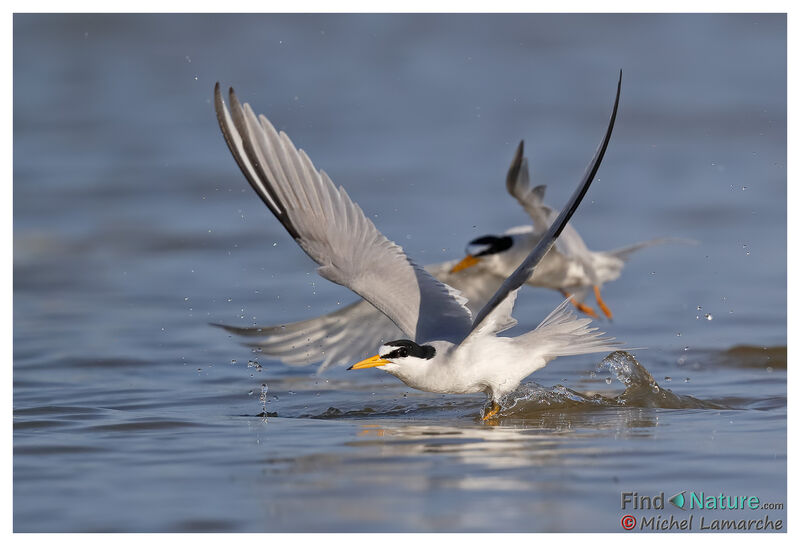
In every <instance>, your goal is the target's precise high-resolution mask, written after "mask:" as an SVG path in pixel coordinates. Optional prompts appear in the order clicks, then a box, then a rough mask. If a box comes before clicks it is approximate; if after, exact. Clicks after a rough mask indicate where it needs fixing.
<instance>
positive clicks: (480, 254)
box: [449, 142, 695, 319]
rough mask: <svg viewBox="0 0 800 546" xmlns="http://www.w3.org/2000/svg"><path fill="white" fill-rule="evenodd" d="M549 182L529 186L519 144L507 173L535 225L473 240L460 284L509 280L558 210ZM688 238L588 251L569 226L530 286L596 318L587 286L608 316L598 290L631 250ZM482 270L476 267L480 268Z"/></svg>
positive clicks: (617, 271) (514, 194) (510, 186)
mask: <svg viewBox="0 0 800 546" xmlns="http://www.w3.org/2000/svg"><path fill="white" fill-rule="evenodd" d="M546 188H547V186H545V185H539V186H536V187H534V188H531V185H530V174H529V171H528V160H527V158H526V157H525V156H524V142H520V143H519V146H517V151H516V153H515V154H514V160H513V161H512V162H511V167H510V168H509V169H508V174H507V176H506V189H507V190H508V193H509V194H510V195H511V196H512V197H514V198H515V199H516V200H517V201H518V202H519V204H520V205H522V208H523V209H525V212H527V213H528V215H529V216H530V217H531V220H532V221H533V224H532V225H530V224H529V225H525V226H517V227H513V228H511V229H508V230H507V231H505V232H504V233H502V234H499V235H484V236H482V237H478V238H476V239H473V240H472V241H470V243H469V244H468V245H467V248H466V256H465V257H464V259H462V260H461V261H459V262H458V263H457V264H455V265H454V266H453V267H452V268H451V269H450V271H449V274H450V275H451V276H453V277H454V278H457V275H458V274H459V273H461V272H463V273H464V274H467V273H470V272H472V275H470V276H469V277H467V278H465V279H464V280H463V282H462V283H461V284H464V283H466V282H470V281H473V282H474V280H475V279H476V278H477V277H479V276H492V275H493V276H496V277H499V278H502V279H504V278H506V277H507V276H508V275H509V274H511V272H512V271H514V269H515V268H516V267H517V266H518V265H519V264H520V263H521V262H522V261H523V260H524V259H525V257H526V256H527V255H528V254H529V253H530V252H531V250H532V249H533V248H534V247H535V246H536V245H537V244H538V243H539V241H540V240H541V238H542V235H543V234H544V233H545V232H546V231H547V229H548V228H549V227H550V225H551V224H552V223H553V221H554V220H555V219H556V218H557V217H558V214H559V212H558V211H557V210H553V209H552V208H550V207H549V206H547V205H545V204H544V202H543V199H544V194H545V190H546ZM669 242H684V243H695V241H690V240H686V239H675V238H670V237H662V238H658V239H651V240H649V241H643V242H640V243H635V244H632V245H628V246H625V247H622V248H618V249H615V250H605V251H593V250H589V248H588V247H587V246H586V243H584V241H583V238H582V237H581V236H580V234H578V231H577V230H576V229H575V228H574V227H572V225H571V224H567V225H566V226H565V227H564V230H563V231H562V232H561V235H560V236H559V238H558V240H557V241H556V243H555V245H554V247H553V248H551V249H550V251H549V252H548V253H547V255H546V256H545V257H544V259H543V260H542V261H541V263H540V264H539V265H538V266H537V267H536V269H535V270H534V271H533V273H532V274H531V277H530V278H529V279H528V281H527V284H529V285H532V286H541V287H545V288H552V289H554V290H558V291H559V292H560V293H561V294H562V295H563V296H564V297H565V298H568V299H569V300H570V301H571V302H572V303H573V304H574V305H575V307H577V308H578V309H579V310H581V311H582V312H584V313H586V314H587V315H589V316H592V317H595V318H597V313H596V312H595V311H594V309H592V308H591V307H590V306H589V305H587V304H586V303H584V300H585V299H586V296H587V293H588V292H589V290H590V289H591V290H593V291H594V295H595V299H596V300H597V305H598V306H599V307H600V309H601V310H602V311H603V314H604V315H605V316H606V318H608V319H611V318H612V316H613V315H612V313H611V310H610V309H609V308H608V305H606V303H605V301H603V298H602V296H601V294H600V289H601V288H602V286H603V284H604V283H607V282H610V281H614V280H616V279H617V278H619V276H620V274H621V273H622V268H623V267H624V266H625V262H626V261H627V259H628V258H629V257H630V255H631V254H633V253H634V252H636V251H637V250H641V249H643V248H647V247H649V246H653V245H658V244H663V243H669ZM476 270H478V271H476Z"/></svg>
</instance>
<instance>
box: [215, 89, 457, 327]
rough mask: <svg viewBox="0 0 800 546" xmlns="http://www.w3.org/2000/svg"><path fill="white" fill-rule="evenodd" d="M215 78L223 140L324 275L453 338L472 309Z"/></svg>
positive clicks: (392, 313)
mask: <svg viewBox="0 0 800 546" xmlns="http://www.w3.org/2000/svg"><path fill="white" fill-rule="evenodd" d="M230 102H231V111H230V112H229V111H228V109H227V107H226V106H225V104H224V102H223V100H222V94H221V93H220V89H219V84H217V86H216V88H215V90H214V103H215V107H216V110H217V119H218V121H219V125H220V128H221V129H222V133H223V135H224V136H225V141H226V142H227V144H228V147H229V148H230V150H231V153H232V154H233V156H234V158H235V159H236V161H237V163H238V164H239V168H240V169H241V170H242V172H243V173H244V175H245V176H246V177H247V179H248V181H249V182H250V185H251V186H252V187H253V189H254V190H255V191H256V193H258V195H259V196H260V197H261V199H262V200H263V201H264V203H265V204H266V205H267V206H268V207H269V208H270V210H271V211H272V212H273V214H275V216H276V217H277V218H278V220H280V222H281V223H282V224H283V226H284V227H285V228H286V230H287V231H288V232H289V233H290V234H291V235H292V237H294V239H295V240H296V241H297V244H299V245H300V247H301V248H302V249H303V250H304V251H305V252H306V253H307V254H308V255H309V256H310V257H311V259H313V260H314V261H315V262H317V263H318V264H319V265H320V267H319V268H318V269H317V272H318V273H319V274H320V275H321V276H322V277H324V278H326V279H328V280H330V281H333V282H335V283H337V284H341V285H343V286H346V287H348V288H350V289H351V290H352V291H353V292H355V293H356V294H358V295H359V296H361V297H362V298H364V299H365V300H367V301H368V302H369V303H371V304H372V305H374V306H375V307H376V308H377V309H378V310H380V311H381V312H382V313H384V314H385V315H386V316H387V317H389V319H390V320H391V321H392V322H394V323H395V324H396V325H397V326H398V327H399V328H400V329H401V330H402V331H403V332H404V333H405V334H406V335H407V336H408V337H410V338H412V339H414V340H416V341H418V342H424V341H428V340H432V339H443V340H449V341H453V342H458V341H460V340H461V339H463V338H464V336H466V334H467V332H469V329H470V324H471V322H472V316H471V314H470V312H469V310H468V309H467V308H466V307H465V306H464V302H463V299H462V298H460V297H459V296H458V293H457V292H456V291H455V290H453V289H451V288H450V287H449V286H446V285H444V284H442V283H440V282H439V281H437V280H436V279H434V278H433V277H432V276H431V275H430V274H428V273H427V272H426V271H425V270H424V269H422V268H421V267H419V266H417V265H416V264H414V263H413V262H411V260H409V259H408V257H407V256H406V255H405V253H404V252H403V249H402V248H400V247H399V246H398V245H396V244H395V243H393V242H392V241H390V240H389V239H387V238H386V237H384V236H383V234H381V233H380V232H379V231H378V229H377V228H376V227H375V225H374V224H373V223H372V222H371V221H370V220H369V219H368V218H367V217H366V216H365V215H364V213H363V212H362V211H361V208H360V207H359V206H358V205H357V204H355V203H354V202H353V201H352V200H351V199H350V197H349V196H348V195H347V193H346V192H345V191H344V189H343V188H342V187H339V188H336V186H334V184H333V182H331V180H330V178H329V177H328V175H327V174H325V172H324V171H317V169H316V168H315V167H314V165H313V164H312V163H311V160H310V159H309V158H308V156H307V155H306V154H305V152H303V151H302V150H297V148H295V146H294V144H292V142H291V140H289V137H288V136H286V134H285V133H283V132H280V133H278V132H277V131H276V130H275V129H274V128H273V126H272V124H271V123H270V122H269V121H268V120H267V118H265V117H264V116H259V117H258V118H256V116H255V114H254V113H253V110H252V109H251V108H250V106H249V105H248V104H244V105H241V104H239V101H238V99H237V98H236V95H235V94H234V92H233V90H232V89H231V91H230Z"/></svg>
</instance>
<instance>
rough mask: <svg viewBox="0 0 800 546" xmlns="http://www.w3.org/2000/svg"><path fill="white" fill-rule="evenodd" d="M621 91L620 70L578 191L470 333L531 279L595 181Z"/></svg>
mask: <svg viewBox="0 0 800 546" xmlns="http://www.w3.org/2000/svg"><path fill="white" fill-rule="evenodd" d="M621 89H622V71H621V70H620V72H619V82H618V83H617V96H616V98H615V99H614V109H613V110H612V112H611V119H610V120H609V122H608V128H607V129H606V134H605V136H604V137H603V140H602V141H601V142H600V146H599V147H598V148H597V151H596V152H595V153H594V157H593V158H592V161H591V162H590V163H589V166H588V167H587V168H586V172H585V173H584V175H583V180H582V181H581V183H580V184H579V185H578V188H577V189H576V190H575V192H574V193H573V194H572V196H571V197H570V198H569V201H568V202H567V206H565V207H564V209H563V210H562V211H561V214H559V215H558V218H556V220H555V221H554V222H553V223H552V224H551V225H550V227H548V228H547V232H546V233H545V234H544V235H543V236H542V239H541V240H540V241H539V244H537V245H536V248H534V249H533V250H532V251H531V253H530V254H528V257H527V258H525V260H523V262H522V263H521V264H520V265H519V267H517V269H516V270H515V271H514V272H513V273H512V274H511V276H509V277H508V278H507V279H506V280H505V282H503V284H502V285H501V286H500V289H499V290H498V291H497V292H496V293H495V295H494V296H492V298H491V299H490V300H489V303H487V304H486V305H485V306H484V307H483V309H481V311H480V312H479V313H478V315H477V317H475V320H474V322H473V323H472V330H473V331H474V330H475V329H477V328H478V327H479V326H480V325H481V322H483V320H484V319H485V318H486V316H487V315H489V314H490V313H491V312H492V310H493V309H494V308H495V307H497V306H498V305H499V304H500V303H502V301H503V300H504V299H505V298H506V297H507V296H508V295H509V294H510V293H511V292H512V291H514V290H516V289H517V288H519V287H520V286H522V285H523V284H525V281H527V280H528V278H529V277H530V276H531V273H533V269H534V267H536V264H538V263H539V261H540V260H541V259H542V258H543V257H544V255H545V254H547V251H548V250H550V248H551V247H552V246H553V243H555V240H556V238H558V236H559V235H560V234H561V232H562V230H563V229H564V226H566V225H567V222H569V219H570V218H571V217H572V214H573V213H574V212H575V210H576V209H577V208H578V205H579V204H580V202H581V200H582V199H583V196H584V195H585V194H586V191H587V190H588V189H589V186H590V185H591V183H592V180H594V176H595V174H597V169H599V168H600V162H601V161H602V160H603V156H604V155H605V153H606V148H607V147H608V141H609V140H610V139H611V131H612V130H613V129H614V121H615V120H616V119H617V107H618V106H619V94H620V90H621Z"/></svg>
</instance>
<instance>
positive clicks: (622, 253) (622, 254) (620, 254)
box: [608, 237, 700, 261]
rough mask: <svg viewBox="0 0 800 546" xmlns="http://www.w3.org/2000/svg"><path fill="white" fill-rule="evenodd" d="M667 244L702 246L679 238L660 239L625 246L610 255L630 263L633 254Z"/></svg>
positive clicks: (691, 240) (612, 251)
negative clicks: (629, 259)
mask: <svg viewBox="0 0 800 546" xmlns="http://www.w3.org/2000/svg"><path fill="white" fill-rule="evenodd" d="M667 243H677V244H684V245H697V244H700V243H698V242H697V241H695V240H694V239H681V238H677V237H659V238H657V239H650V240H649V241H642V242H641V243H635V244H632V245H628V246H623V247H621V248H616V249H614V250H609V251H608V253H609V254H611V255H612V256H615V257H617V258H619V259H620V260H623V261H628V258H630V256H631V254H633V253H634V252H637V251H639V250H642V249H643V248H647V247H651V246H655V245H663V244H667Z"/></svg>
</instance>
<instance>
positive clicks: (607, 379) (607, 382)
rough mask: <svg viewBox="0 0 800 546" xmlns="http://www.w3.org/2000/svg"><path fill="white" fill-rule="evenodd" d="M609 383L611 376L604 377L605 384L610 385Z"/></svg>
mask: <svg viewBox="0 0 800 546" xmlns="http://www.w3.org/2000/svg"><path fill="white" fill-rule="evenodd" d="M610 384H611V378H610V377H606V385H610Z"/></svg>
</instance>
